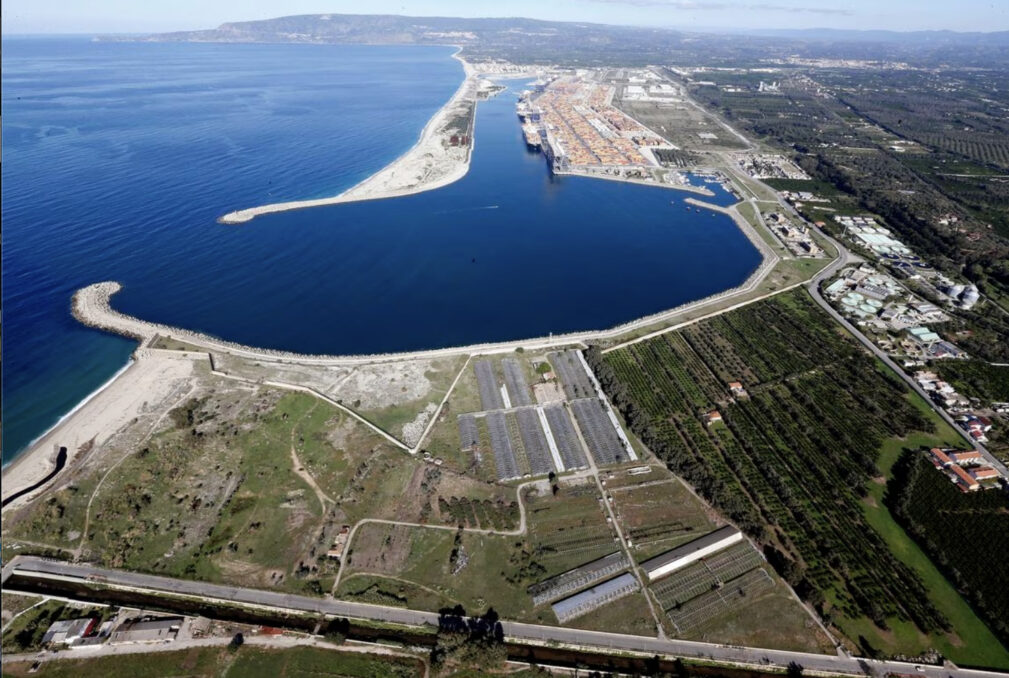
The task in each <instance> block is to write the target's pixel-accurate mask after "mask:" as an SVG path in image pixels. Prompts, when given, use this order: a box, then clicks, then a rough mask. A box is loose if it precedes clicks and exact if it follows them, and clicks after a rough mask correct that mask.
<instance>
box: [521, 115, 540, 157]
mask: <svg viewBox="0 0 1009 678" xmlns="http://www.w3.org/2000/svg"><path fill="white" fill-rule="evenodd" d="M522 134H523V135H524V136H525V138H526V146H528V147H529V148H532V149H536V150H539V148H540V147H541V146H542V145H543V140H542V138H540V130H539V128H538V127H537V126H536V125H534V124H532V123H530V122H527V123H525V124H523V125H522Z"/></svg>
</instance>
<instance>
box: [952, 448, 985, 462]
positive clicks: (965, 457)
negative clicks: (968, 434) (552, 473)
mask: <svg viewBox="0 0 1009 678" xmlns="http://www.w3.org/2000/svg"><path fill="white" fill-rule="evenodd" d="M949 458H950V459H952V460H953V462H954V463H956V464H960V465H963V464H978V463H980V462H981V461H982V460H983V459H984V457H982V456H981V453H980V452H978V451H977V450H967V451H963V450H958V451H956V452H950V453H949Z"/></svg>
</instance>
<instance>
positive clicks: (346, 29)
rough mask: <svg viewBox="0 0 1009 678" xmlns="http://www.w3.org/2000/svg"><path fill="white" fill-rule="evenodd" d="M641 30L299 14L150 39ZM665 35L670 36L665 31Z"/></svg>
mask: <svg viewBox="0 0 1009 678" xmlns="http://www.w3.org/2000/svg"><path fill="white" fill-rule="evenodd" d="M642 30H648V29H641V28H628V27H619V26H605V25H601V24H588V23H568V22H559V21H539V20H536V19H521V18H504V19H462V18H458V19H456V18H450V17H409V16H397V15H386V14H303V15H299V16H284V17H278V18H276V19H264V20H261V21H238V22H231V23H226V24H221V25H220V26H218V27H217V28H213V29H209V30H201V31H180V32H177V33H160V34H156V35H152V36H150V37H149V38H147V39H148V40H153V41H159V42H163V41H185V42H309V43H381V44H425V43H427V44H446V43H452V44H459V45H467V44H474V43H479V42H495V43H508V42H513V41H525V40H528V39H531V38H534V39H539V40H546V39H572V38H582V39H595V40H598V39H600V38H602V40H603V41H604V42H608V41H609V40H611V39H612V37H613V35H614V34H637V33H640V32H641V31H642ZM655 30H663V32H666V33H672V31H668V30H664V29H655Z"/></svg>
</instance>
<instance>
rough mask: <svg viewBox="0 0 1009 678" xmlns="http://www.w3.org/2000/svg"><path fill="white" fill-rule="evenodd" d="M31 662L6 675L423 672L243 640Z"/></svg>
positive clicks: (270, 676) (339, 677) (407, 664)
mask: <svg viewBox="0 0 1009 678" xmlns="http://www.w3.org/2000/svg"><path fill="white" fill-rule="evenodd" d="M30 668H31V662H24V663H5V664H4V667H3V675H4V676H5V677H6V676H11V677H12V678H21V677H22V676H28V675H31V676H40V677H42V678H135V677H136V676H147V677H149V678H260V677H262V678H304V677H307V676H317V677H319V678H325V677H327V676H331V677H332V678H386V676H388V677H390V678H408V677H409V676H421V675H423V674H424V670H423V665H422V663H421V662H420V661H419V660H414V659H409V658H404V657H378V656H375V655H368V654H361V653H356V652H344V651H340V650H331V649H321V648H307V647H299V648H292V649H284V650H267V649H262V648H259V647H251V646H249V645H245V646H244V647H240V648H238V649H237V650H235V651H232V650H229V649H225V648H221V647H203V648H193V649H191V650H179V651H173V652H149V653H143V654H127V655H120V656H115V657H96V658H93V659H70V658H67V659H59V660H54V661H47V662H44V663H42V664H41V666H40V668H39V670H38V671H36V672H35V673H30V672H29V669H30Z"/></svg>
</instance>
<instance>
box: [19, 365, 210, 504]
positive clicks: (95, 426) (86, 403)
mask: <svg viewBox="0 0 1009 678" xmlns="http://www.w3.org/2000/svg"><path fill="white" fill-rule="evenodd" d="M180 357H181V356H180ZM191 374H192V364H191V363H190V362H188V361H185V360H179V359H177V358H176V357H175V356H170V355H169V356H151V355H149V354H148V352H146V351H144V350H142V349H138V350H137V351H136V352H135V353H134V355H133V356H132V357H131V358H130V360H129V362H127V364H126V365H125V366H123V367H122V368H120V369H119V370H118V371H117V372H116V373H115V374H114V375H113V376H112V377H111V378H110V379H109V380H108V381H106V382H105V383H104V384H102V385H101V386H100V387H99V388H98V389H96V390H95V391H93V392H92V393H91V394H90V395H89V396H88V397H87V398H85V399H84V400H82V401H81V402H80V403H79V404H78V405H77V406H76V407H74V408H73V409H72V410H70V411H69V412H67V413H66V414H65V415H63V416H62V417H60V419H59V420H58V421H57V422H56V423H55V424H54V425H53V426H52V427H50V428H49V430H47V431H46V432H45V433H43V434H42V435H41V436H39V437H38V438H36V439H35V440H34V441H32V443H31V444H29V445H28V446H27V447H25V448H24V449H22V450H20V451H19V452H18V453H17V456H15V457H14V459H12V460H11V461H10V463H9V464H7V465H6V466H4V467H3V471H2V477H3V489H4V496H3V499H4V500H8V499H9V498H10V497H12V496H13V495H15V494H16V493H18V492H20V491H22V490H23V489H24V488H26V487H30V486H31V485H32V484H34V483H37V482H38V481H40V480H42V479H43V478H45V477H46V476H47V475H48V474H50V473H51V472H52V471H53V469H54V460H55V458H56V455H57V453H58V450H59V448H61V447H62V448H65V449H66V455H67V457H66V463H65V465H64V467H63V469H62V470H61V471H60V472H59V473H57V474H54V476H53V477H52V478H51V479H49V481H48V482H46V483H45V484H44V485H42V486H41V487H38V488H35V489H33V490H32V491H30V492H27V493H25V494H24V495H22V496H20V497H17V498H16V499H14V500H12V501H10V503H9V504H7V505H5V506H3V512H5V513H6V511H7V510H9V509H13V508H16V507H18V506H20V505H22V504H23V503H25V502H29V501H31V500H32V499H33V498H34V497H35V496H37V494H38V493H40V492H45V491H47V490H48V488H49V487H50V486H51V485H52V483H53V482H58V481H59V479H60V478H62V477H64V476H65V475H66V473H67V471H68V470H70V469H74V468H75V467H77V466H79V465H80V464H81V463H86V462H87V459H88V458H89V456H90V453H91V452H92V451H93V450H94V449H96V448H98V447H100V446H101V445H102V444H103V443H104V442H105V441H106V440H107V439H108V438H109V437H110V436H111V435H112V434H114V433H115V432H116V431H118V430H119V429H121V428H122V427H123V426H125V425H127V424H129V423H130V422H131V421H132V420H134V419H136V418H138V417H141V416H144V415H149V414H150V413H151V412H154V411H159V410H158V408H159V407H160V406H161V405H162V403H163V402H164V401H165V399H166V398H167V397H168V396H169V394H170V393H171V392H172V391H173V389H176V388H177V386H178V385H179V384H180V383H181V381H180V380H183V381H184V380H186V379H188V378H189V376H190V375H191Z"/></svg>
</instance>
